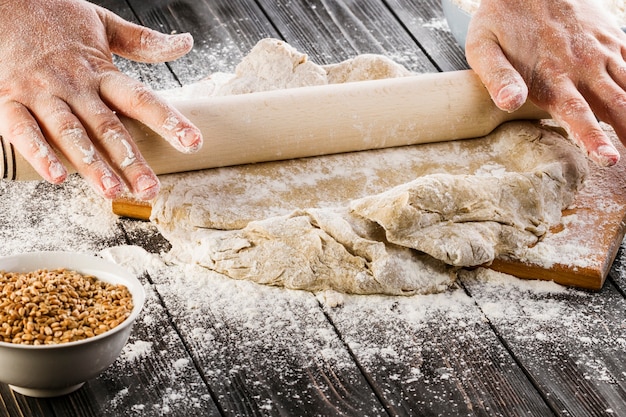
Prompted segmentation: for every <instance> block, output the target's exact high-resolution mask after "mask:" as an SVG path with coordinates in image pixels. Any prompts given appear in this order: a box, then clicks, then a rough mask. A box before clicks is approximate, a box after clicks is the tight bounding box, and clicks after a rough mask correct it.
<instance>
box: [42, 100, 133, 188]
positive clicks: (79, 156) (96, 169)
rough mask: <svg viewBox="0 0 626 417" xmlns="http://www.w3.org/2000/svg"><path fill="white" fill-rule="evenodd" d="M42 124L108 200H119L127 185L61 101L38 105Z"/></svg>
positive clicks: (67, 156) (46, 131)
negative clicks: (124, 184) (124, 186)
mask: <svg viewBox="0 0 626 417" xmlns="http://www.w3.org/2000/svg"><path fill="white" fill-rule="evenodd" d="M34 109H35V114H37V115H38V116H37V117H38V120H39V125H40V126H41V128H42V130H43V132H44V133H45V135H46V137H47V138H48V140H49V141H50V142H51V143H52V144H54V146H55V147H56V149H58V150H59V151H60V152H62V153H63V155H64V156H65V158H66V159H67V160H68V162H69V163H71V164H72V165H73V166H74V167H75V168H76V170H77V171H78V172H79V173H80V174H81V175H82V177H83V178H85V180H87V181H88V182H89V183H90V184H91V185H92V187H93V188H94V189H95V190H96V191H97V192H98V193H100V194H101V195H102V196H104V197H106V198H116V197H118V196H119V195H120V194H121V193H122V191H123V186H122V182H121V180H120V179H119V177H118V176H117V175H116V174H115V172H114V171H113V170H112V169H111V168H110V167H109V165H108V162H107V161H106V160H105V159H104V158H103V157H102V155H100V153H99V152H98V150H97V149H96V148H95V146H94V144H93V143H92V142H91V140H90V139H89V136H88V135H87V133H86V132H85V130H84V128H83V126H82V125H81V123H80V121H79V120H78V119H77V118H76V116H75V115H74V114H72V112H71V111H70V109H69V107H68V106H67V104H65V103H64V102H62V101H61V100H55V101H54V102H53V103H49V102H48V103H45V104H40V105H39V106H34Z"/></svg>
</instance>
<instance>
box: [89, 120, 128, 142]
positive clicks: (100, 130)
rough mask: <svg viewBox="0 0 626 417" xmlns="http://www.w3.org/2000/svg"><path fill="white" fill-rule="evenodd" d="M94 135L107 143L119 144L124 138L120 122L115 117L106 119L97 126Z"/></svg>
mask: <svg viewBox="0 0 626 417" xmlns="http://www.w3.org/2000/svg"><path fill="white" fill-rule="evenodd" d="M94 133H95V135H96V137H98V138H101V139H102V140H103V141H105V142H107V143H109V142H119V141H120V140H121V139H122V138H124V134H123V130H122V128H121V126H120V122H119V121H117V120H116V119H115V118H114V117H106V118H104V119H103V120H101V121H100V122H99V123H98V124H97V125H96V127H95V132H94Z"/></svg>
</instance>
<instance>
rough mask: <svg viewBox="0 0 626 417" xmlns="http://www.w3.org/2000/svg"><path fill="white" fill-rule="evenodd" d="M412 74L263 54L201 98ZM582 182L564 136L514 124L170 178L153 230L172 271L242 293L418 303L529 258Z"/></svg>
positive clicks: (383, 64) (359, 61)
mask: <svg viewBox="0 0 626 417" xmlns="http://www.w3.org/2000/svg"><path fill="white" fill-rule="evenodd" d="M273 56H276V59H273V58H272V57H273ZM255 57H256V58H255ZM278 63H280V66H281V68H274V66H275V65H278ZM307 63H308V64H307ZM309 64H310V65H309ZM274 74H282V75H280V77H281V80H282V81H283V82H281V80H277V79H273V80H272V79H271V78H272V75H274ZM406 74H408V71H406V70H404V69H403V70H398V65H397V64H395V63H392V62H391V61H389V60H388V59H387V58H383V57H377V56H373V55H368V56H361V57H356V58H355V59H352V60H348V61H345V62H343V63H340V64H336V65H331V66H326V67H321V66H316V65H314V64H312V63H310V62H309V61H307V60H306V57H305V56H304V55H302V54H299V53H298V52H297V51H295V50H294V49H293V48H291V47H290V46H288V45H286V44H284V43H283V42H280V41H276V40H265V41H262V42H261V43H260V44H259V45H258V46H257V47H256V48H255V49H254V50H253V51H252V52H251V54H250V56H248V57H247V58H246V59H244V61H243V62H242V64H241V65H239V66H238V67H237V71H236V74H235V75H234V76H222V77H221V78H220V79H221V80H222V81H223V84H221V85H219V83H218V82H217V80H218V77H211V78H209V79H207V80H205V81H204V82H205V83H206V82H212V83H214V84H215V86H214V87H213V88H209V89H206V88H204V87H203V91H212V92H213V93H212V94H222V93H224V92H225V91H229V93H234V92H238V93H244V92H247V91H252V90H253V89H254V88H256V87H255V86H258V87H259V88H261V89H265V88H272V86H276V85H278V86H280V87H285V86H288V85H289V86H293V85H296V84H298V85H299V83H300V82H301V81H302V80H303V79H305V80H314V81H313V82H315V83H317V82H320V80H321V81H322V82H331V81H329V80H333V81H332V82H348V81H353V80H358V79H363V77H378V76H403V75H406ZM338 80H339V81H338ZM306 82H308V81H305V84H306ZM285 83H288V84H285ZM586 173H587V165H586V161H585V159H584V157H583V156H582V153H580V152H579V151H578V150H577V149H576V147H575V146H574V145H573V144H572V143H570V141H568V140H567V139H566V138H564V137H563V135H562V134H561V133H560V131H559V130H557V129H554V128H551V127H548V126H543V125H541V124H539V123H530V122H511V123H507V124H504V125H502V126H500V127H499V128H498V129H496V130H495V131H494V132H493V133H492V134H490V135H488V136H486V137H484V138H478V139H472V140H464V141H454V142H442V143H435V144H425V145H416V146H409V147H403V148H395V149H382V150H375V151H368V152H358V153H352V154H342V155H329V156H323V157H316V158H306V159H299V160H290V161H279V162H269V163H263V164H252V165H246V166H238V167H227V168H219V169H212V170H206V171H203V172H195V173H187V174H176V175H171V176H166V177H164V178H162V183H163V188H162V192H161V194H160V196H159V197H158V198H157V200H156V201H155V202H154V204H153V214H152V221H153V222H154V223H155V224H156V225H157V227H158V228H159V230H160V231H161V233H162V234H163V236H165V237H166V238H167V239H168V240H169V241H170V243H171V244H172V251H171V254H172V255H173V257H174V258H176V259H178V260H180V261H183V262H193V263H197V264H199V265H202V266H205V267H207V268H209V269H211V270H214V271H217V272H219V273H222V274H225V275H227V276H229V277H232V278H234V279H248V280H252V281H255V282H258V283H262V284H268V285H278V286H284V287H286V288H293V289H302V290H309V291H323V290H329V289H330V290H335V291H341V292H347V293H357V294H373V293H382V294H393V295H397V294H402V295H410V294H418V293H420V294H423V293H431V292H438V291H443V290H445V289H446V288H447V287H449V286H450V285H452V284H453V282H454V280H455V277H456V272H457V271H458V269H459V268H460V267H464V266H475V265H480V264H483V263H488V262H490V261H492V260H493V259H494V258H495V257H497V256H499V255H507V256H518V257H523V254H524V251H525V250H526V249H527V248H528V247H529V246H532V245H534V244H535V243H536V242H538V240H539V239H541V237H542V236H543V235H545V233H546V232H547V231H548V230H549V228H550V227H551V226H554V225H556V224H558V222H559V221H560V217H561V210H562V209H563V208H566V207H567V206H568V205H569V204H570V203H571V201H572V199H573V196H574V194H575V193H576V191H577V190H578V189H579V188H580V187H581V186H582V183H583V181H584V178H585V176H586Z"/></svg>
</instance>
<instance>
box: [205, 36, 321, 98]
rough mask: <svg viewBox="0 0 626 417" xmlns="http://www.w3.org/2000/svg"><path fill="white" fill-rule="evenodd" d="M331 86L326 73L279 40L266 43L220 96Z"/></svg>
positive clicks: (248, 58) (241, 66) (254, 50)
mask: <svg viewBox="0 0 626 417" xmlns="http://www.w3.org/2000/svg"><path fill="white" fill-rule="evenodd" d="M324 84H328V80H327V77H326V71H324V69H323V68H322V67H320V66H319V65H316V64H314V63H313V62H311V61H309V60H308V58H307V55H306V54H303V53H301V52H298V51H297V50H296V49H295V48H294V47H292V46H291V45H289V44H287V43H285V42H283V41H280V40H278V39H271V38H267V39H262V40H260V41H259V42H258V43H257V44H256V45H255V46H254V48H252V50H251V51H250V53H249V54H248V55H246V56H245V57H244V58H243V60H242V61H241V62H240V63H239V64H238V65H237V67H236V68H235V77H234V78H232V79H231V80H229V81H228V82H226V83H225V84H224V85H223V86H221V87H220V88H219V90H218V92H217V95H229V94H245V93H252V92H259V91H268V90H276V89H282V88H294V87H304V86H313V85H324Z"/></svg>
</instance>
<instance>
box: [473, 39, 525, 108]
mask: <svg viewBox="0 0 626 417" xmlns="http://www.w3.org/2000/svg"><path fill="white" fill-rule="evenodd" d="M484 36H488V35H486V34H481V33H480V31H477V32H474V33H472V32H470V33H469V34H468V38H467V44H466V47H465V50H466V57H467V62H468V63H469V64H470V66H471V67H472V69H473V70H474V71H475V72H476V74H477V75H478V76H479V77H480V79H481V81H482V82H483V84H484V85H485V87H486V88H487V91H489V95H490V96H491V99H492V100H493V102H494V103H495V104H496V106H498V107H499V108H500V109H502V110H504V111H508V112H512V111H515V110H517V109H518V108H520V107H521V106H522V105H523V104H524V102H526V99H527V97H528V88H527V87H526V83H525V82H524V79H523V78H522V76H521V75H520V74H519V73H518V72H517V70H515V68H513V66H512V65H511V63H510V62H509V60H508V59H507V58H506V56H505V55H504V53H503V52H502V49H501V48H500V45H499V44H498V43H497V41H496V40H495V39H490V40H485V37H484Z"/></svg>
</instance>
